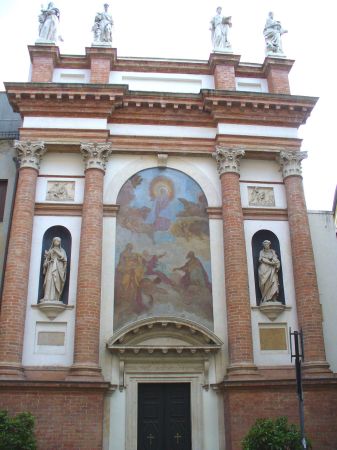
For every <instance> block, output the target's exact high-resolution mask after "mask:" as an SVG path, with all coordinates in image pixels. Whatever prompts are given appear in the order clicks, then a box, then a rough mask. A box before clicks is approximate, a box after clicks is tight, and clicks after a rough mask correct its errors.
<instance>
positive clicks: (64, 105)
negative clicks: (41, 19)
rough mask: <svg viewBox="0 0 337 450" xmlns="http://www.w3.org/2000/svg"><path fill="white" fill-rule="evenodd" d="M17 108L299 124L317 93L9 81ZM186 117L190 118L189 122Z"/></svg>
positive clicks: (159, 119)
mask: <svg viewBox="0 0 337 450" xmlns="http://www.w3.org/2000/svg"><path fill="white" fill-rule="evenodd" d="M5 86H6V90H7V93H8V97H9V101H10V103H11V105H12V107H13V110H14V111H15V112H19V113H20V114H21V115H22V116H23V117H25V116H47V117H48V116H53V117H95V118H105V119H108V120H111V121H113V122H117V123H118V122H119V121H121V120H123V121H124V123H128V121H130V120H137V122H138V123H166V124H167V123H168V122H170V121H171V122H173V123H174V122H177V121H179V122H180V123H185V124H188V123H189V122H190V121H191V119H190V117H191V116H193V122H194V123H196V124H197V125H199V126H205V124H212V123H213V124H217V123H219V122H227V123H228V122H229V123H240V124H251V125H258V124H263V125H273V126H288V127H289V126H290V127H299V126H300V125H303V124H304V123H305V122H306V120H307V118H308V117H309V115H310V113H311V111H312V109H313V107H314V106H315V104H316V102H317V98H316V97H305V96H294V95H284V94H282V95H281V94H279V95H276V94H269V93H261V92H242V91H222V90H220V91H219V90H214V89H203V90H201V91H200V93H199V94H180V93H169V92H143V91H141V92H140V91H130V90H129V89H128V87H127V85H116V84H99V85H98V84H83V83H78V84H74V83H52V84H51V83H5ZM184 121H185V122H184Z"/></svg>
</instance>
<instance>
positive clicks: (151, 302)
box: [114, 168, 213, 329]
mask: <svg viewBox="0 0 337 450" xmlns="http://www.w3.org/2000/svg"><path fill="white" fill-rule="evenodd" d="M117 203H118V204H119V205H120V209H119V212H118V215H117V231H116V267H115V308H114V328H115V329H118V328H120V327H122V326H123V325H125V324H126V323H130V322H133V321H135V320H138V319H140V318H146V317H152V316H161V317H163V316H170V317H172V316H178V317H181V318H185V319H189V320H193V321H195V322H198V323H200V324H202V325H205V326H206V327H208V328H209V329H213V308H212V286H211V258H210V241H209V223H208V215H207V211H206V208H207V200H206V197H205V195H204V193H203V191H202V190H201V188H200V186H199V185H198V184H197V183H196V182H195V181H194V180H193V179H192V178H190V177H189V176H187V175H186V174H184V173H182V172H180V171H177V170H174V169H170V168H165V169H163V168H151V169H146V170H142V171H141V172H138V173H137V174H135V175H133V176H132V177H131V178H130V179H129V180H128V181H127V182H126V183H125V184H124V185H123V187H122V189H121V190H120V192H119V194H118V197H117Z"/></svg>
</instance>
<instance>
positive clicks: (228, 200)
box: [213, 145, 256, 376]
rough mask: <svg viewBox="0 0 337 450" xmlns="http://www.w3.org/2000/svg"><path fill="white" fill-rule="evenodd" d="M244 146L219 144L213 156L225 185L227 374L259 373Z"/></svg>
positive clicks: (223, 190)
mask: <svg viewBox="0 0 337 450" xmlns="http://www.w3.org/2000/svg"><path fill="white" fill-rule="evenodd" d="M244 154H245V152H244V150H242V149H237V148H226V147H224V146H220V145H218V146H217V147H216V152H215V153H214V154H213V156H214V157H215V159H216V162H217V168H218V172H219V175H220V181H221V189H222V218H223V236H224V257H225V291H226V304H227V324H228V349H229V361H230V365H229V368H228V374H229V376H231V375H233V376H234V375H249V374H253V373H256V367H255V366H254V359H253V343H252V329H251V316H250V300H249V288H248V269H247V256H246V246H245V235H244V227H243V213H242V206H241V196H240V183H239V179H240V160H241V158H242V157H243V156H244Z"/></svg>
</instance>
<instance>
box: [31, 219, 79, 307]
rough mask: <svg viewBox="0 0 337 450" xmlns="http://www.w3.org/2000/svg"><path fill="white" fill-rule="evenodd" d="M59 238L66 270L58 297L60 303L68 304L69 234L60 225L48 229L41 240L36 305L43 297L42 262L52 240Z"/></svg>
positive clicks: (43, 277)
mask: <svg viewBox="0 0 337 450" xmlns="http://www.w3.org/2000/svg"><path fill="white" fill-rule="evenodd" d="M55 237H59V238H60V239H61V247H62V248H63V250H64V251H65V253H66V255H67V270H66V280H65V283H64V287H63V291H62V294H61V297H60V301H61V302H62V303H64V304H66V305H67V304H68V296H69V275H70V264H71V234H70V231H69V230H68V229H67V228H66V227H63V226H62V225H55V226H53V227H50V228H48V230H47V231H46V232H45V233H44V235H43V239H42V251H41V264H40V279H39V296H38V303H40V301H41V299H43V296H44V279H45V276H44V273H43V262H44V255H45V252H46V251H48V250H49V249H50V247H51V245H52V242H53V239H54V238H55Z"/></svg>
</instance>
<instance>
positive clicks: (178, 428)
mask: <svg viewBox="0 0 337 450" xmlns="http://www.w3.org/2000/svg"><path fill="white" fill-rule="evenodd" d="M190 390H191V389H190V384H189V383H165V384H150V383H144V384H143V383H142V384H138V445H137V450H191V408H190V401H191V400H190Z"/></svg>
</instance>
